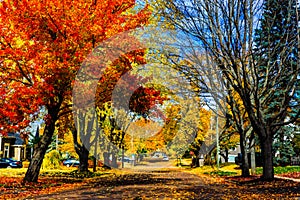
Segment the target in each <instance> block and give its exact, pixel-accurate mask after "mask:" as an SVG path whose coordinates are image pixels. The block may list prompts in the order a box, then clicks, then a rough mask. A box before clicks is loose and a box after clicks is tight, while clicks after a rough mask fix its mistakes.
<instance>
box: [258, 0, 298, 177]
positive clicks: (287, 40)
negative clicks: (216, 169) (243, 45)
mask: <svg viewBox="0 0 300 200" xmlns="http://www.w3.org/2000/svg"><path fill="white" fill-rule="evenodd" d="M296 6H297V4H296V0H265V1H264V7H263V13H262V18H261V20H260V28H259V29H258V30H256V31H255V39H254V40H255V44H256V47H255V49H254V50H255V53H254V55H255V57H254V58H255V62H256V66H257V69H256V72H257V81H258V88H257V92H258V93H259V101H260V102H259V103H260V106H261V107H262V113H263V115H264V121H265V123H266V124H267V125H268V126H270V127H265V129H269V130H270V131H269V133H270V134H266V135H260V143H261V147H262V153H263V157H264V158H267V157H268V156H271V153H270V152H269V151H270V149H267V150H266V149H264V147H266V145H265V144H266V141H272V139H273V137H274V135H275V134H276V133H277V132H278V131H280V129H281V127H282V125H283V122H284V120H285V119H291V118H292V117H295V115H292V112H297V113H299V99H297V98H296V95H295V91H297V86H299V83H297V82H299V78H297V74H300V73H299V66H298V65H297V59H298V58H297V57H298V56H297V54H298V40H297V31H298V30H297V29H298V28H299V27H298V19H297V12H296V8H297V7H296ZM297 9H298V10H299V8H297ZM295 73H296V74H295ZM298 77H299V76H298ZM271 124H272V126H271ZM276 124H277V125H276ZM263 167H264V175H265V174H268V175H267V176H266V177H273V176H274V171H273V163H272V160H270V159H269V160H267V159H264V163H263Z"/></svg>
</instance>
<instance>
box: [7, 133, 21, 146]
mask: <svg viewBox="0 0 300 200" xmlns="http://www.w3.org/2000/svg"><path fill="white" fill-rule="evenodd" d="M7 136H9V137H15V138H16V141H15V145H23V144H24V140H23V139H22V138H21V136H20V133H8V134H7Z"/></svg>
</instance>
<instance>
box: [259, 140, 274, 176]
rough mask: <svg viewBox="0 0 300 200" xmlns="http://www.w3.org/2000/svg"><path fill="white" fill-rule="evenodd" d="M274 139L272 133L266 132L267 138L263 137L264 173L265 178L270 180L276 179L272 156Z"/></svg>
mask: <svg viewBox="0 0 300 200" xmlns="http://www.w3.org/2000/svg"><path fill="white" fill-rule="evenodd" d="M272 141H273V138H272V136H271V134H266V137H265V138H261V141H260V143H261V151H262V160H263V175H262V178H263V179H264V180H267V181H270V180H273V179H274V168H273V157H272Z"/></svg>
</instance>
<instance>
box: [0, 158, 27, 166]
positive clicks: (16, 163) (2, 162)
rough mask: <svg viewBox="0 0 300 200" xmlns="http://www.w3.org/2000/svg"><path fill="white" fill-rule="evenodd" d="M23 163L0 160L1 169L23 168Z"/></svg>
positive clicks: (7, 159) (8, 159)
mask: <svg viewBox="0 0 300 200" xmlns="http://www.w3.org/2000/svg"><path fill="white" fill-rule="evenodd" d="M22 167H23V164H22V162H21V161H17V160H15V159H13V158H0V168H22Z"/></svg>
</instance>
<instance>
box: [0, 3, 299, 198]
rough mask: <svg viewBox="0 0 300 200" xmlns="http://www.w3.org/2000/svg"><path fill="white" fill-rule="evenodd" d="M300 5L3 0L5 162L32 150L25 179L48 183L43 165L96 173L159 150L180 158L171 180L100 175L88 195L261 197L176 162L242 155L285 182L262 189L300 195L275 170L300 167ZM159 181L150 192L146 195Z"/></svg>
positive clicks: (0, 45) (0, 80)
mask: <svg viewBox="0 0 300 200" xmlns="http://www.w3.org/2000/svg"><path fill="white" fill-rule="evenodd" d="M299 5H300V3H299V1H298V0H263V1H262V0H225V1H224V0H169V1H163V0H149V1H148V0H147V1H135V0H121V1H120V0H113V1H108V0H104V1H97V0H78V1H71V0H64V1H57V0H52V1H48V0H30V1H29V0H22V1H17V0H12V1H9V0H3V1H1V2H0V24H1V25H0V65H1V67H0V134H1V135H0V157H1V158H2V157H14V158H16V157H18V158H25V157H26V156H25V155H28V156H27V158H26V159H28V160H20V161H23V166H26V173H25V174H24V177H23V182H22V183H23V184H24V185H26V184H29V185H30V184H38V181H39V180H40V179H39V175H40V172H41V170H45V169H47V168H48V169H54V170H61V169H64V167H63V166H62V163H63V161H64V160H66V159H70V158H72V159H76V160H78V161H79V166H78V173H79V174H84V176H85V175H87V176H90V173H92V172H91V166H92V168H93V173H95V174H96V173H97V172H96V171H97V170H108V171H109V170H112V168H119V169H121V168H124V166H129V164H130V165H131V167H132V169H138V168H139V167H138V166H142V164H143V162H146V163H147V162H148V161H149V158H150V159H151V158H158V159H159V160H160V159H165V160H164V161H166V162H165V163H169V166H168V167H169V168H168V169H166V170H165V171H162V173H161V175H160V174H159V172H157V171H155V170H154V171H151V170H148V171H147V170H146V171H143V172H140V173H136V172H132V171H126V170H125V171H123V172H124V174H123V172H120V174H118V173H116V174H118V175H116V176H114V177H109V178H104V179H103V180H104V182H106V183H105V184H104V185H102V184H101V183H100V182H101V180H102V179H95V180H93V181H95V182H91V183H87V184H86V185H87V188H86V189H83V190H82V193H81V194H82V195H84V194H85V193H88V195H87V198H88V196H89V195H91V197H96V196H97V195H100V196H101V195H104V196H103V197H107V196H105V195H106V194H104V193H102V192H101V191H102V190H103V189H104V188H106V189H107V190H108V191H109V193H108V194H107V195H112V196H111V197H113V195H114V192H115V189H116V190H120V191H125V190H126V188H127V187H128V188H127V189H128V190H129V189H130V190H132V191H131V193H130V191H129V193H128V194H127V193H126V195H128V197H131V196H130V195H135V196H134V197H133V198H150V197H151V195H154V196H155V195H156V194H155V193H154V192H153V190H155V189H157V188H159V187H162V185H163V184H166V186H163V187H162V188H161V190H160V192H161V193H158V194H157V195H158V196H157V197H158V198H160V197H163V195H166V194H167V193H168V194H169V197H170V198H176V197H178V196H181V197H182V198H183V199H184V198H187V197H188V196H189V195H192V196H191V197H192V198H195V199H197V196H200V197H202V198H210V195H212V194H213V197H217V198H218V197H221V196H222V195H225V197H230V195H232V196H231V197H234V195H235V192H236V191H237V190H240V192H239V194H238V195H240V196H237V197H244V196H243V195H245V196H248V197H249V196H250V195H251V191H252V190H251V187H250V188H246V187H244V185H238V184H232V183H231V182H228V181H226V180H225V179H226V178H220V180H219V179H218V178H215V177H209V176H202V175H201V176H198V175H194V174H193V173H190V172H187V171H182V170H178V169H173V167H174V168H176V167H175V166H174V165H175V163H171V162H170V161H169V159H171V160H172V162H173V161H174V160H176V165H177V167H180V166H182V163H181V161H182V160H184V159H186V158H187V159H191V163H189V164H188V165H189V166H190V167H191V168H198V167H200V168H199V169H202V168H203V165H205V166H204V168H205V167H206V166H212V167H214V168H215V173H217V174H218V173H219V169H220V166H222V167H223V166H226V165H227V164H228V163H230V162H231V163H232V162H234V161H233V159H235V162H236V164H237V167H239V169H240V170H241V174H240V175H241V177H242V180H247V178H250V179H251V178H253V177H255V178H257V177H256V171H257V170H261V169H260V168H257V166H256V165H259V164H261V166H262V173H261V179H257V180H252V179H251V181H254V182H255V181H257V182H258V185H260V184H261V183H264V182H265V181H270V183H274V184H275V185H272V184H267V185H266V187H263V186H262V188H260V189H261V190H260V189H259V188H255V189H254V190H253V195H254V196H252V197H253V198H257V197H258V196H255V195H258V194H261V195H262V196H266V197H267V196H268V195H270V192H268V191H266V190H267V188H268V187H269V186H270V188H273V189H274V188H276V189H274V190H275V196H274V197H282V196H284V195H286V194H288V192H292V193H293V194H291V197H294V196H293V195H295V196H297V195H298V194H297V193H296V192H295V191H296V190H297V189H299V186H298V185H297V184H296V183H294V182H286V185H291V188H288V186H287V187H286V188H280V189H278V187H277V186H276V184H280V183H281V182H283V180H278V179H276V178H275V172H274V167H277V166H282V167H288V166H289V165H300V120H299V119H300V61H299V58H300V53H299V49H300V46H299V45H300V27H299V26H300V23H299V11H300V7H299ZM13 134H17V135H18V136H19V137H20V139H19V140H23V143H24V144H23V146H22V147H20V146H18V145H17V144H16V143H14V142H15V141H16V138H15V137H14V136H12V135H13ZM18 142H19V141H18ZM26 145H27V151H28V150H29V149H30V152H29V151H28V152H25V151H26V150H25V149H26V148H25V146H26ZM236 149H239V151H240V152H235V150H236ZM18 151H19V152H18ZM232 152H234V154H231V153H232ZM18 153H19V155H18V156H17V154H18ZM238 153H239V154H238ZM21 154H22V156H20V155H21ZM124 160H126V162H129V163H128V164H127V163H126V164H124ZM24 163H26V164H25V165H24ZM148 164H149V163H148ZM157 164H158V165H159V163H157ZM146 165H147V164H146ZM146 165H145V166H146ZM229 165H230V164H229ZM238 165H239V166H238ZM201 167H202V168H201ZM125 168H126V167H125ZM250 169H251V170H250ZM296 169H297V168H296ZM113 170H116V169H113ZM191 171H193V169H191ZM76 173H77V172H76ZM293 173H294V172H293ZM295 173H296V175H295V176H298V174H297V172H295ZM0 175H1V174H0ZM218 175H219V174H218ZM80 176H81V175H80ZM185 176H186V178H184V177H185ZM168 177H171V178H170V179H168ZM227 178H228V180H231V178H230V177H227ZM139 179H140V180H139ZM188 179H190V181H189V180H188ZM103 180H102V181H103ZM129 180H131V181H133V183H134V184H133V185H134V187H131V186H130V184H131V183H129V182H130V181H129ZM149 180H151V181H154V184H153V185H151V184H150V185H151V186H149V190H147V191H146V192H145V194H144V196H143V194H140V193H138V194H133V193H135V191H136V192H138V190H139V189H137V190H136V189H135V187H146V186H147V185H148V184H149V183H148V181H149ZM18 181H19V179H18ZM97 181H99V182H97ZM218 181H220V182H218ZM260 181H261V182H260ZM201 182H202V183H201ZM121 183H125V184H128V186H121ZM249 183H250V182H249ZM251 183H253V182H251ZM93 184H94V186H95V185H97V187H98V186H99V188H97V187H96V188H94V189H92V185H93ZM242 184H245V185H247V184H248V183H244V182H243V183H242ZM271 185H272V186H271ZM284 185H285V184H284ZM192 186H194V187H192ZM226 186H227V187H228V188H229V189H226ZM146 188H147V187H146ZM168 188H169V189H168ZM218 190H220V192H219V193H220V194H215V193H216V191H218ZM271 190H272V189H271ZM74 191H75V189H74V190H70V192H69V193H66V195H71V193H72V192H74ZM139 192H140V191H139ZM243 192H244V194H243ZM60 194H61V193H60ZM76 195H78V194H76ZM115 195H117V196H115V197H116V198H123V197H121V196H118V195H120V193H118V192H117V193H116V194H115ZM159 195H160V196H159ZM172 195H173V196H172ZM218 195H220V196H218Z"/></svg>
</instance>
